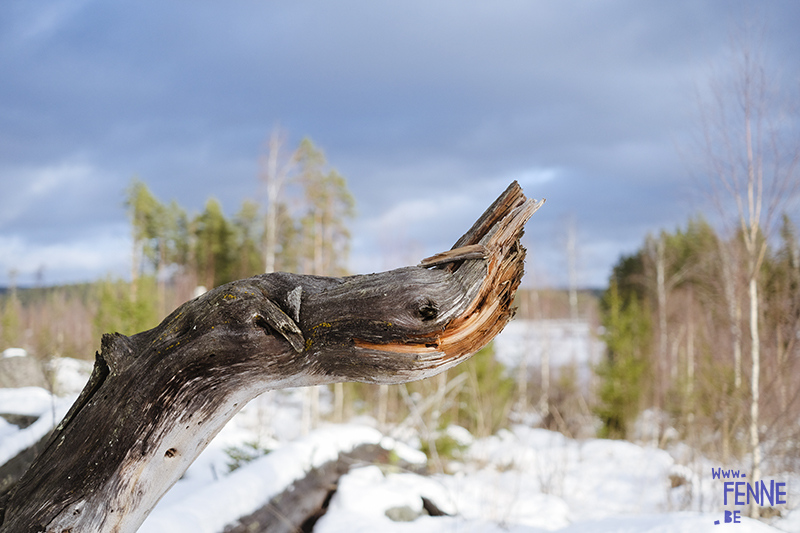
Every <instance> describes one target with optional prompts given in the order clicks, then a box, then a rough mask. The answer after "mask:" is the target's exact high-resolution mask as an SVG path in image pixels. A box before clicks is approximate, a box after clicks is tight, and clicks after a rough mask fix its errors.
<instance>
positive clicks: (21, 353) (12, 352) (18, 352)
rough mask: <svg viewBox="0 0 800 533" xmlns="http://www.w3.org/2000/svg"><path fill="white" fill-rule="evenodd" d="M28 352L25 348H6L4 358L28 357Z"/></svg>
mask: <svg viewBox="0 0 800 533" xmlns="http://www.w3.org/2000/svg"><path fill="white" fill-rule="evenodd" d="M27 356H28V352H26V351H25V349H24V348H6V349H5V350H3V357H4V358H7V357H27Z"/></svg>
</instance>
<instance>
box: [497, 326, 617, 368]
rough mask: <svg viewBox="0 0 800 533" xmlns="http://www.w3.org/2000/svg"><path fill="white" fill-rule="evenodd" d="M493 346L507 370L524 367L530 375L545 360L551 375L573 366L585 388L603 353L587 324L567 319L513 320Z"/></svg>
mask: <svg viewBox="0 0 800 533" xmlns="http://www.w3.org/2000/svg"><path fill="white" fill-rule="evenodd" d="M493 343H494V350H495V356H496V357H497V360H498V361H500V362H501V363H503V364H504V365H505V366H506V367H507V368H519V367H521V366H523V365H524V366H525V367H526V368H527V369H528V372H531V373H532V372H534V369H535V368H536V367H538V366H539V365H540V361H542V358H543V357H544V356H547V357H548V360H549V366H550V370H551V371H552V372H555V373H557V372H558V369H560V368H562V367H565V366H570V365H574V366H575V368H577V369H578V371H579V372H578V376H579V378H580V379H581V382H582V383H584V384H585V383H587V382H588V380H589V379H590V377H591V372H592V370H591V369H592V367H593V366H594V365H596V364H597V363H598V362H599V361H600V357H601V355H602V354H603V350H604V349H605V345H604V344H603V342H602V341H600V340H598V338H597V336H596V335H595V334H594V331H593V328H592V326H591V324H589V322H586V321H583V320H576V321H572V320H567V319H564V320H561V319H553V320H521V319H517V320H512V321H511V322H509V323H508V325H506V327H505V328H504V329H503V331H501V332H500V334H499V335H497V337H495V339H494V341H493Z"/></svg>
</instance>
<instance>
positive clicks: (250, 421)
mask: <svg viewBox="0 0 800 533" xmlns="http://www.w3.org/2000/svg"><path fill="white" fill-rule="evenodd" d="M87 370H88V367H87V366H86V365H82V364H80V363H79V362H75V363H73V362H69V361H63V362H61V363H60V364H59V366H58V375H59V381H60V382H63V385H62V386H61V387H60V390H62V391H63V393H64V395H63V396H58V397H53V396H51V395H50V394H49V393H48V392H47V391H45V390H43V389H39V388H35V387H28V388H21V389H0V413H4V414H6V413H17V414H26V415H32V416H39V419H38V421H36V422H35V423H33V424H32V425H30V426H28V427H27V428H24V429H19V428H17V426H15V425H12V424H10V423H8V422H6V421H5V420H3V419H2V418H0V463H4V462H5V461H7V460H8V459H10V458H11V457H13V456H14V455H15V454H16V453H18V452H19V451H21V450H22V449H24V448H26V447H27V446H30V445H31V444H33V443H34V442H36V441H37V440H38V439H39V438H41V437H42V436H43V435H44V434H45V433H46V432H47V431H49V430H50V428H51V427H52V425H53V420H59V419H60V418H61V417H62V416H63V415H64V413H65V412H66V410H67V409H68V408H69V406H70V405H71V403H72V401H74V399H75V397H76V393H77V390H76V387H77V386H79V384H80V383H81V382H82V381H83V380H85V378H86V377H87V376H88V374H85V372H86V371H87ZM301 410H302V392H301V391H299V390H287V391H274V392H270V393H267V394H265V395H263V396H261V397H259V398H256V399H255V400H253V401H252V402H251V403H250V404H248V405H247V406H246V407H245V408H244V409H243V410H242V411H241V412H240V413H239V414H238V415H237V416H236V417H234V418H233V420H231V422H230V423H229V424H228V425H227V426H226V427H225V428H224V429H223V430H222V432H221V433H220V434H219V435H218V436H217V438H216V439H215V440H214V441H213V442H212V443H211V444H210V445H209V447H208V448H207V449H206V450H205V451H204V452H203V453H202V454H201V456H200V457H199V458H198V460H197V461H196V462H195V463H194V464H193V465H192V466H191V468H190V469H189V470H188V471H187V473H186V475H185V476H184V477H183V478H182V479H181V480H180V481H179V482H178V483H177V484H176V485H175V486H174V487H173V488H172V490H171V491H170V492H169V493H167V494H166V495H165V496H164V498H163V499H162V500H161V502H160V503H159V504H158V506H157V507H156V508H155V510H154V511H153V513H152V514H151V515H150V516H149V518H148V519H147V520H146V522H145V523H144V524H143V526H142V528H141V529H140V531H141V532H147V533H157V532H163V533H167V532H169V533H180V532H187V533H189V532H191V533H198V532H200V533H204V532H207V533H217V532H221V531H222V529H223V528H224V526H225V525H229V524H234V523H235V522H236V520H237V519H238V518H239V517H240V516H243V515H246V514H249V513H251V512H253V511H254V510H256V509H257V508H259V507H261V506H262V505H264V503H265V502H266V501H267V500H268V499H269V498H270V497H272V496H274V495H276V494H278V493H280V492H281V491H282V490H283V489H285V488H286V487H287V486H288V485H290V484H291V483H292V482H293V481H295V480H297V479H299V478H302V477H303V476H304V475H305V473H306V472H307V471H308V470H309V469H311V468H313V467H315V466H319V465H321V464H323V463H324V462H326V461H329V460H331V459H334V458H335V457H336V456H337V455H338V453H340V452H342V451H349V450H352V449H353V448H354V447H356V446H358V445H360V444H363V443H372V444H381V445H383V446H384V447H385V448H388V449H393V450H394V452H395V454H396V455H397V456H399V457H401V458H403V459H405V460H406V461H408V462H410V463H415V462H420V461H424V459H425V457H424V455H423V454H422V453H421V452H419V451H417V450H415V449H413V448H411V447H410V446H408V445H406V444H404V443H401V442H397V441H394V440H392V439H389V438H387V437H386V436H384V435H382V434H381V433H380V432H379V431H378V430H377V429H375V427H374V426H375V424H374V422H373V421H372V420H371V419H369V418H361V419H359V420H357V421H351V422H350V423H349V424H341V425H325V426H324V427H321V428H319V429H316V430H314V431H312V432H311V433H310V434H308V435H306V436H301V431H300V420H301ZM451 434H452V435H453V436H455V437H457V438H458V439H459V440H461V441H462V442H463V443H464V444H465V445H466V451H465V452H464V455H463V457H462V459H461V460H459V461H453V462H451V463H449V464H448V465H447V466H448V468H447V470H448V471H449V472H450V474H437V475H432V476H420V475H417V474H413V473H409V472H404V471H399V470H398V469H396V468H391V467H385V466H376V465H364V466H361V467H357V468H354V469H352V470H351V471H350V473H348V474H347V475H345V476H344V477H342V478H341V480H340V482H339V488H338V490H337V492H336V493H335V495H334V496H333V498H332V500H331V502H330V506H329V509H328V512H327V513H326V514H325V515H324V516H323V517H322V518H321V519H320V520H319V521H318V522H317V524H316V526H315V528H314V531H315V532H317V533H358V532H375V531H380V532H389V533H392V532H414V533H427V532H451V531H452V532H459V533H489V532H497V533H500V532H512V533H533V532H543V531H560V532H569V533H578V532H599V533H606V532H609V533H610V532H639V531H645V532H660V533H670V532H675V533H677V532H700V531H736V532H742V533H745V532H762V531H763V532H767V531H796V532H800V510H795V511H794V512H791V513H789V512H785V515H786V516H784V518H781V519H773V521H772V523H771V524H769V525H768V524H766V523H764V522H760V521H754V520H750V519H749V518H741V522H740V523H738V524H733V523H731V524H724V510H725V509H728V510H734V509H739V510H743V511H744V510H745V509H746V508H745V507H744V506H739V507H734V506H733V505H731V502H730V501H729V502H728V503H729V505H728V506H727V507H724V506H723V502H722V499H723V481H722V480H720V479H712V475H711V469H712V468H714V467H719V466H720V465H718V464H715V463H713V462H711V461H705V460H703V459H698V458H697V457H696V456H695V457H694V458H693V460H692V461H691V462H688V461H686V460H684V459H683V458H684V457H689V456H691V454H689V453H687V450H686V448H685V447H680V446H677V447H676V448H675V449H672V450H668V451H665V450H661V449H658V448H656V447H653V446H649V445H639V444H633V443H630V442H624V441H610V440H601V439H586V440H573V439H568V438H566V437H564V436H563V435H561V434H559V433H554V432H551V431H546V430H543V429H535V428H530V427H525V426H521V425H518V426H514V427H512V428H511V430H508V431H506V430H503V431H501V432H499V433H498V434H497V435H494V436H492V437H489V438H486V439H479V440H475V439H473V438H472V437H471V436H470V435H469V434H468V433H467V432H466V430H464V429H463V428H451ZM247 443H258V446H260V447H263V448H268V449H270V450H272V451H271V452H269V453H267V454H266V455H263V456H261V457H259V458H257V459H255V460H253V461H251V462H249V463H246V464H244V465H243V466H242V467H240V468H238V469H237V470H235V471H233V472H229V466H228V465H229V463H230V462H231V458H230V456H229V455H228V453H226V449H230V447H234V446H236V447H240V448H246V447H247ZM734 467H736V466H735V465H734ZM772 479H775V480H776V481H778V482H786V483H787V485H786V487H787V493H788V494H787V496H786V498H787V499H788V501H789V504H788V507H790V508H794V507H797V505H798V503H800V493H799V489H800V476H798V474H797V473H784V474H781V475H776V476H772ZM422 497H425V498H427V499H428V500H430V501H432V502H434V503H435V504H436V506H437V507H438V508H439V509H441V510H442V511H444V512H446V513H448V514H449V515H451V516H440V517H432V516H427V515H426V514H423V513H422V508H423V502H422ZM731 497H732V495H730V494H729V498H731ZM781 507H786V506H781ZM389 516H392V517H394V518H395V520H397V519H398V518H399V517H404V519H406V520H411V521H395V520H392V519H391V518H389ZM715 521H719V522H720V523H721V525H720V526H715V525H714V522H715Z"/></svg>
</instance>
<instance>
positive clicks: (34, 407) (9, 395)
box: [0, 387, 77, 465]
mask: <svg viewBox="0 0 800 533" xmlns="http://www.w3.org/2000/svg"><path fill="white" fill-rule="evenodd" d="M76 399H77V395H71V396H67V397H64V398H58V397H51V396H50V393H49V392H47V391H46V390H44V389H40V388H38V387H24V388H21V389H0V413H16V414H27V415H31V416H37V415H38V416H39V420H37V421H36V422H34V423H33V424H31V425H30V426H28V427H26V428H25V429H19V428H18V427H17V426H14V425H13V424H8V423H7V422H5V421H4V420H2V422H3V423H2V424H0V465H2V464H5V463H6V462H8V461H9V460H10V459H13V458H14V457H15V456H16V455H17V454H18V453H19V452H21V451H22V450H24V449H26V448H29V447H31V446H33V445H34V444H36V443H37V442H39V440H40V439H41V438H42V437H44V436H45V435H46V434H47V433H48V432H49V431H50V430H51V429H53V426H54V422H55V423H58V422H59V421H61V419H62V418H64V415H66V414H67V411H69V408H70V407H71V406H72V404H73V403H74V402H75V400H76Z"/></svg>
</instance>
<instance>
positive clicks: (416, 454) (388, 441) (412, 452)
mask: <svg viewBox="0 0 800 533" xmlns="http://www.w3.org/2000/svg"><path fill="white" fill-rule="evenodd" d="M381 447H383V448H384V449H386V450H392V451H394V453H395V455H397V457H398V458H399V459H402V460H403V461H405V462H407V463H410V464H412V465H424V464H425V463H427V462H428V456H427V455H425V453H424V452H421V451H420V450H417V449H414V448H412V447H411V446H409V445H408V444H405V443H404V442H400V441H398V440H395V439H393V438H391V437H383V438H382V439H381Z"/></svg>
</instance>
